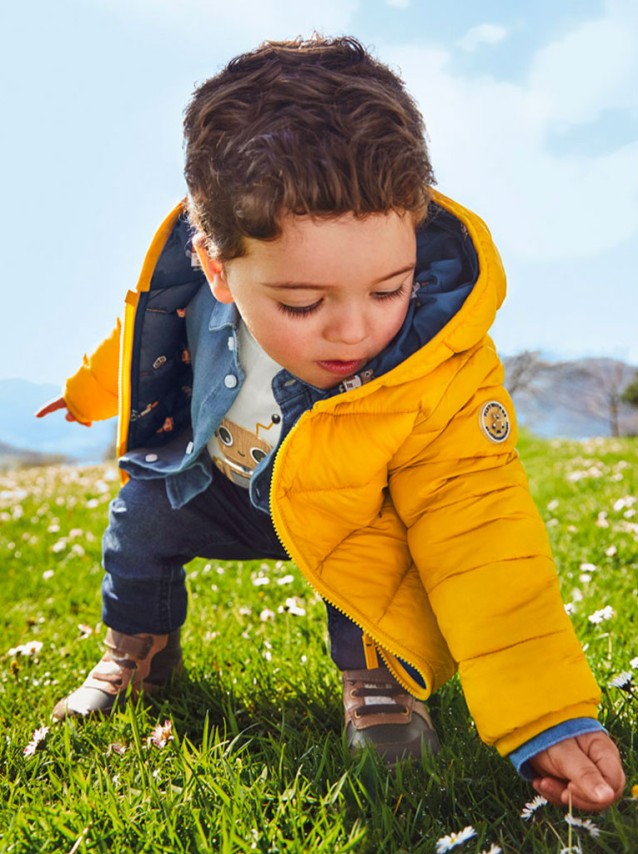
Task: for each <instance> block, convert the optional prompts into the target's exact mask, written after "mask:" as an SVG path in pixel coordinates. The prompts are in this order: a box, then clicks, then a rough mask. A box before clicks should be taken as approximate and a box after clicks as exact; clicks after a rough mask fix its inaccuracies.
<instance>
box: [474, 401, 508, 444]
mask: <svg viewBox="0 0 638 854" xmlns="http://www.w3.org/2000/svg"><path fill="white" fill-rule="evenodd" d="M479 424H480V427H481V430H482V431H483V433H484V435H485V436H487V438H488V439H490V440H491V441H492V442H504V441H505V440H506V439H507V437H508V436H509V434H510V419H509V416H508V414H507V410H506V409H505V407H504V406H502V405H501V404H500V403H499V402H498V401H497V400H490V402H489V403H486V404H484V405H483V407H482V408H481V410H480V412H479Z"/></svg>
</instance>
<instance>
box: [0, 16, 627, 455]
mask: <svg viewBox="0 0 638 854" xmlns="http://www.w3.org/2000/svg"><path fill="white" fill-rule="evenodd" d="M312 6H315V7H316V8H312ZM313 30H316V31H319V32H321V33H323V34H325V35H340V34H352V35H355V36H357V37H358V38H359V39H360V40H361V41H362V42H363V43H364V44H365V45H366V46H368V47H369V48H371V49H372V51H373V52H374V53H375V55H376V56H378V58H380V59H381V60H382V61H384V62H386V63H388V64H389V65H391V66H392V67H393V68H394V69H395V70H397V71H398V72H399V73H400V74H401V76H402V77H403V79H404V80H405V82H406V83H407V85H408V87H409V89H410V90H411V91H412V93H413V94H414V95H415V96H416V98H417V100H418V102H419V104H420V106H421V109H422V111H423V114H424V117H425V121H426V125H427V129H428V135H429V139H430V147H431V154H432V160H433V163H434V166H435V171H436V175H437V179H438V186H439V189H440V190H441V191H442V192H444V193H446V194H447V195H450V196H453V197H454V198H456V199H457V200H458V201H460V202H462V203H463V204H465V205H467V206H469V207H471V208H473V209H474V210H476V211H477V212H478V213H479V214H480V215H481V216H483V218H484V219H485V220H486V221H487V223H488V225H489V226H490V228H491V230H492V232H493V235H494V237H495V239H496V242H497V245H498V247H499V249H500V251H501V253H502V255H503V259H504V262H505V266H506V270H507V272H508V279H509V296H508V299H507V301H506V303H505V306H504V307H503V309H502V310H501V312H500V315H499V318H498V320H497V322H496V324H495V327H494V330H493V333H494V338H495V340H496V343H497V346H498V348H499V351H500V352H501V354H502V355H503V357H504V358H505V361H506V365H507V375H508V384H509V387H510V390H511V391H512V392H513V394H514V399H515V401H516V403H517V406H518V409H519V414H520V417H521V420H522V421H523V423H524V424H527V425H528V426H529V427H530V429H532V430H533V431H535V432H537V433H539V434H540V435H547V436H554V435H556V436H559V435H560V436H574V437H584V436H591V435H614V434H628V433H633V434H635V433H637V432H638V408H636V407H635V406H632V405H631V404H630V402H628V401H630V400H631V384H632V382H633V380H634V378H635V376H636V366H638V283H637V281H636V278H637V276H636V268H637V263H638V94H637V93H638V52H637V51H636V49H635V46H636V44H637V43H638V3H636V2H635V0H561V2H560V3H556V2H555V0H535V2H532V3H526V4H518V3H516V4H514V3H510V2H507V0H484V2H482V3H480V4H479V3H475V2H473V0H456V2H454V3H441V2H440V0H438V1H437V2H431V0H324V2H322V3H321V4H301V3H299V2H298V0H268V2H263V0H261V2H259V0H234V2H232V3H231V2H224V3H222V2H219V0H57V2H56V3H50V2H45V0H24V2H22V3H20V4H17V3H11V4H3V8H2V10H1V11H0V32H1V33H2V36H1V38H2V51H1V52H0V68H1V71H2V76H1V79H2V117H3V132H2V134H1V135H0V148H1V152H0V154H1V156H0V164H1V165H0V169H1V170H2V188H3V205H2V209H1V211H0V217H1V218H2V222H1V228H0V235H1V240H2V261H3V267H4V269H3V274H2V295H3V308H4V312H3V316H4V323H3V326H2V336H1V337H0V347H1V348H2V358H1V359H0V395H1V397H0V399H1V400H2V401H3V407H2V409H3V417H2V419H0V462H1V461H2V460H3V459H4V460H5V461H7V460H15V459H17V458H20V459H23V458H24V456H25V454H26V455H27V457H28V456H29V455H31V458H32V459H35V458H37V455H38V454H42V453H45V454H60V455H64V456H68V457H72V458H75V459H79V460H84V461H91V460H95V459H99V458H101V457H102V456H103V454H104V453H105V449H106V448H107V446H109V445H110V443H111V440H112V431H113V425H112V424H106V425H104V424H103V425H95V426H94V427H93V428H92V429H91V430H87V429H83V428H79V427H78V426H77V425H68V424H67V423H66V422H64V419H63V417H62V416H61V415H60V414H59V413H56V414H54V415H52V416H49V417H48V418H47V419H44V420H42V421H35V420H34V419H33V418H32V413H33V411H34V410H35V409H36V408H38V406H39V405H40V404H41V403H43V402H44V401H46V400H47V399H48V398H50V397H53V396H56V395H57V394H59V390H60V386H61V384H62V383H63V381H64V379H65V377H66V376H67V375H68V374H70V373H72V372H73V371H74V370H75V369H76V367H77V366H78V365H79V363H80V361H81V359H82V355H83V353H84V352H87V351H89V352H90V351H91V350H92V349H93V347H94V346H95V345H96V344H97V343H98V342H99V341H100V340H101V339H102V337H104V335H105V334H107V333H108V332H109V331H110V329H111V328H112V326H113V323H114V321H115V318H116V317H117V315H118V314H119V313H120V310H121V306H122V300H123V296H124V293H125V292H126V290H127V289H128V288H134V287H135V283H136V280H137V275H138V272H139V269H140V266H141V262H142V259H143V256H144V253H145V250H146V248H147V245H148V242H149V240H150V238H151V237H152V235H153V233H154V231H155V228H156V226H157V225H158V224H159V222H160V221H161V220H162V219H163V217H164V216H165V215H166V213H167V212H168V211H169V210H170V208H171V207H172V206H173V205H174V204H175V203H176V202H177V201H178V200H179V199H180V198H181V197H182V196H183V195H184V192H185V188H184V181H183V177H182V131H181V123H182V112H183V109H184V106H185V105H186V103H187V101H188V100H189V98H190V95H191V93H192V91H193V89H194V87H195V86H196V85H197V84H199V83H201V82H203V81H204V80H205V79H206V78H208V77H210V76H211V75H213V74H215V73H216V72H217V71H218V70H219V69H220V67H221V66H223V65H224V64H225V63H226V62H227V61H228V60H229V59H230V58H232V57H233V56H234V55H236V54H237V53H239V52H242V51H244V50H249V49H251V48H252V47H255V46H256V45H257V44H259V43H260V42H261V41H263V40H264V39H280V38H291V37H295V36H297V35H304V36H307V35H310V34H311V33H312V32H313ZM628 387H629V389H630V392H629V393H627V388H628ZM623 396H624V397H625V398H627V401H625V400H623ZM20 455H22V456H20Z"/></svg>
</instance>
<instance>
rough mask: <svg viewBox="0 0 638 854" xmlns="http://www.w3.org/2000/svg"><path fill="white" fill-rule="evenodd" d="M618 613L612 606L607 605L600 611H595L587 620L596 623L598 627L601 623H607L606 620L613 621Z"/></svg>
mask: <svg viewBox="0 0 638 854" xmlns="http://www.w3.org/2000/svg"><path fill="white" fill-rule="evenodd" d="M615 613H616V612H615V611H614V609H613V608H612V607H611V605H605V607H604V608H601V609H600V610H599V611H594V613H593V614H590V615H589V617H587V619H588V620H589V622H590V623H594V624H595V625H598V624H600V623H603V622H605V620H611V618H612V617H613V616H614V614H615Z"/></svg>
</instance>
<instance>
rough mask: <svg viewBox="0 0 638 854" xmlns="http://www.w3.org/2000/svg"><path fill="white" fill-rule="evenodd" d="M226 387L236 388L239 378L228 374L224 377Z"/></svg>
mask: <svg viewBox="0 0 638 854" xmlns="http://www.w3.org/2000/svg"><path fill="white" fill-rule="evenodd" d="M224 385H225V386H226V388H235V386H236V385H237V377H236V376H235V375H234V374H226V376H225V377H224Z"/></svg>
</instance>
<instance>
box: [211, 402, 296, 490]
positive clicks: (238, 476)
mask: <svg viewBox="0 0 638 854" xmlns="http://www.w3.org/2000/svg"><path fill="white" fill-rule="evenodd" d="M280 421H281V418H280V416H279V415H273V417H272V419H271V421H270V424H269V425H267V426H264V425H263V424H257V425H256V429H255V432H254V433H251V432H250V430H246V429H245V428H244V427H241V426H240V425H239V424H235V423H234V422H233V421H230V420H229V419H228V418H224V419H223V421H222V422H221V424H220V425H219V427H218V428H217V430H216V431H215V438H216V439H217V447H216V448H215V450H216V451H217V453H213V454H212V457H213V462H214V463H215V465H216V466H217V468H218V469H219V470H220V471H222V472H223V473H224V474H225V475H226V477H227V478H229V479H230V480H232V481H233V482H234V483H237V484H238V485H239V486H244V487H248V481H249V480H250V478H251V477H252V473H253V471H254V470H255V469H256V468H257V466H258V465H259V463H260V462H261V461H262V460H263V459H265V458H266V457H267V456H268V454H269V453H270V452H271V451H272V448H273V446H272V445H271V444H270V443H269V442H266V441H265V440H264V439H262V438H261V436H260V435H259V434H260V433H261V432H262V431H265V430H270V429H271V428H272V427H273V426H274V425H276V424H279V422H280Z"/></svg>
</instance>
